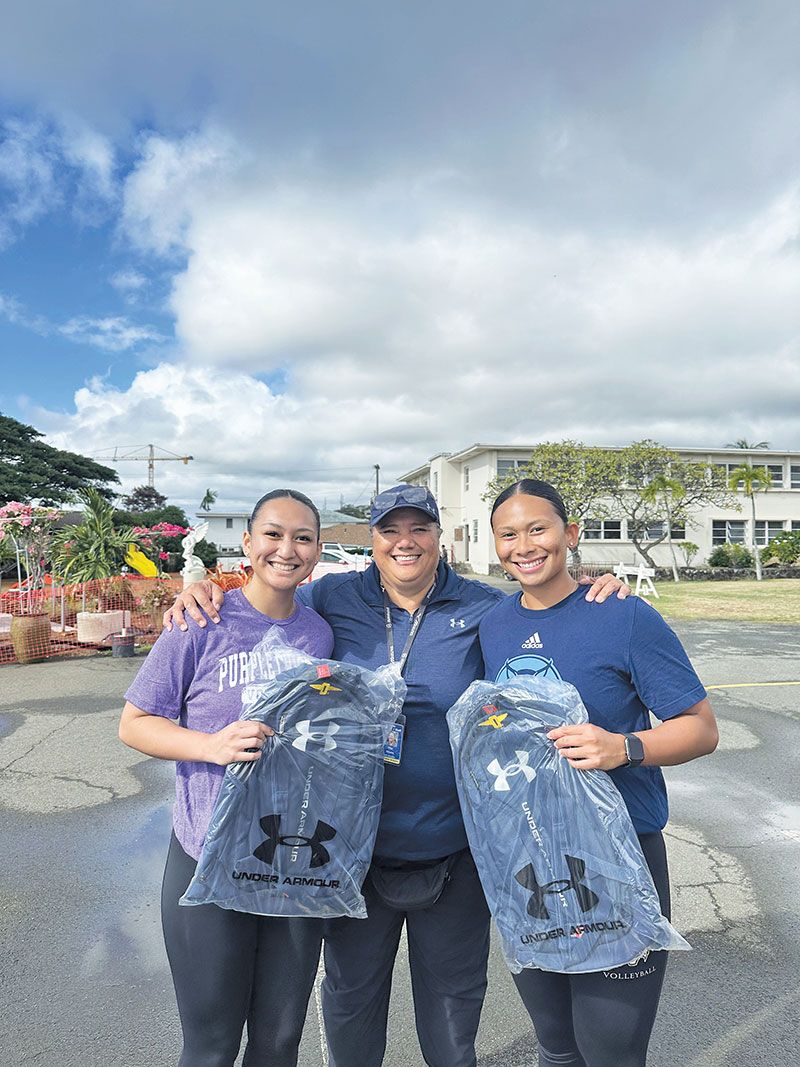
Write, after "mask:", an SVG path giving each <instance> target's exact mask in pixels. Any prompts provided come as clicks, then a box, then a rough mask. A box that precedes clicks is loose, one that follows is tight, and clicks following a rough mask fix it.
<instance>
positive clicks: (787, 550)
mask: <svg viewBox="0 0 800 1067" xmlns="http://www.w3.org/2000/svg"><path fill="white" fill-rule="evenodd" d="M764 557H765V559H767V560H773V559H775V560H777V561H778V562H779V563H796V562H797V561H798V560H799V559H800V530H791V531H790V530H786V531H784V533H782V534H778V536H777V537H773V539H772V540H771V541H770V543H769V544H768V545H767V547H766V548H765V549H764Z"/></svg>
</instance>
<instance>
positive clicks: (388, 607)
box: [383, 582, 436, 674]
mask: <svg viewBox="0 0 800 1067" xmlns="http://www.w3.org/2000/svg"><path fill="white" fill-rule="evenodd" d="M435 588H436V582H434V583H433V585H432V586H431V587H430V589H429V590H428V592H427V594H426V595H425V599H424V600H423V601H422V603H421V604H420V606H419V607H418V608H417V610H416V611H415V612H414V614H413V615H412V616H411V629H410V630H409V631H408V637H407V638H406V643H405V645H404V646H403V651H402V652H401V653H400V673H401V674H402V673H403V671H404V670H405V666H406V660H407V659H408V654H409V652H410V651H411V646H412V645H413V644H414V638H415V637H416V636H417V634H418V633H419V628H420V626H421V625H422V620H423V618H424V617H425V609H426V608H427V607H428V603H429V602H430V599H431V597H432V596H433V591H434V589H435ZM383 618H384V622H385V623H386V648H387V650H388V652H389V662H390V663H394V662H395V651H394V623H393V622H392V602H391V601H390V600H389V597H388V595H387V593H386V590H385V589H384V590H383Z"/></svg>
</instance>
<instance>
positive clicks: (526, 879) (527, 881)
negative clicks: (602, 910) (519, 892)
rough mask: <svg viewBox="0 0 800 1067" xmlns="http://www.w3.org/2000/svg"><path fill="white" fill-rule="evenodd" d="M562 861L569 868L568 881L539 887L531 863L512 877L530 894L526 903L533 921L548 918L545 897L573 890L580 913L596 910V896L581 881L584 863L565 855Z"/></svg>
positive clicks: (584, 869)
mask: <svg viewBox="0 0 800 1067" xmlns="http://www.w3.org/2000/svg"><path fill="white" fill-rule="evenodd" d="M564 859H565V860H566V861H567V867H568V868H569V878H568V879H567V878H563V879H559V880H557V881H555V882H547V883H546V884H545V885H539V883H538V882H537V880H536V872H535V871H534V869H533V864H531V863H529V864H528V866H527V867H523V868H522V870H521V871H518V872H517V873H516V874H515V875H514V877H515V878H516V880H517V881H518V882H519V884H520V885H521V886H524V887H525V888H526V889H529V890H530V892H531V899H530V900H529V901H528V914H529V915H532V916H533V918H534V919H549V918H550V912H549V911H548V910H547V906H546V904H545V897H546V896H547V894H548V893H567V892H569V891H570V890H574V892H575V896H576V898H577V900H578V906H579V907H580V909H581V911H582V912H587V911H591V910H592V908H596V907H597V905H598V904H599V903H600V898H599V897H598V895H597V894H596V893H594V892H593V891H592V890H591V889H590V888H589V887H588V885H584V883H583V882H582V881H581V879H582V878H583V876H584V874H585V872H586V864H585V863H584V861H583V860H579V859H576V858H575V856H567V855H565V856H564Z"/></svg>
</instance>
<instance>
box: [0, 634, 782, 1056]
mask: <svg viewBox="0 0 800 1067" xmlns="http://www.w3.org/2000/svg"><path fill="white" fill-rule="evenodd" d="M676 629H677V630H678V632H679V634H680V636H681V637H682V639H683V640H684V642H685V644H686V647H687V649H688V650H689V652H690V655H691V656H692V658H693V661H694V663H695V665H696V667H697V669H698V671H699V673H700V675H701V677H702V678H703V681H704V682H705V683H706V684H707V685H709V686H720V687H724V688H715V689H713V690H712V692H711V695H712V700H713V704H714V707H715V710H716V712H717V714H718V717H719V720H720V728H721V744H720V748H719V750H718V752H717V753H716V754H715V755H714V756H712V757H710V758H707V759H704V760H700V761H698V762H696V763H694V764H689V765H686V766H684V767H678V768H672V769H668V771H667V778H668V784H669V789H670V796H671V803H672V818H671V822H670V825H669V828H668V831H667V837H668V847H669V853H670V862H671V868H672V883H673V894H674V917H673V921H674V923H675V925H676V926H677V927H678V928H679V929H680V930H681V931H682V932H683V933H684V934H686V936H688V938H689V940H690V941H691V943H692V946H693V949H694V951H693V952H691V953H676V954H674V956H673V958H672V959H671V961H670V966H669V968H668V971H667V981H666V985H665V990H664V995H663V998H662V1004H661V1012H660V1015H659V1018H658V1021H657V1023H656V1029H655V1032H654V1036H653V1042H652V1045H651V1056H650V1060H649V1063H650V1064H651V1065H652V1067H762V1065H763V1067H776V1065H780V1067H783V1065H788V1064H794V1063H797V1062H798V1059H799V1058H800V1057H798V1051H797V1034H798V1031H799V1030H800V1008H799V1007H798V985H800V948H799V947H798V944H799V942H798V937H797V930H798V928H800V889H798V872H799V871H800V789H799V788H798V781H799V780H800V778H799V774H798V772H800V756H798V753H799V752H800V710H799V709H800V684H797V683H800V658H799V657H798V645H799V643H800V626H777V625H776V626H771V625H764V624H762V625H757V624H743V623H737V622H730V623H691V624H690V623H681V624H678V625H676ZM140 663H141V659H135V660H112V659H110V658H108V657H97V658H93V659H79V660H60V661H59V660H54V661H50V662H48V663H43V664H33V665H29V666H5V667H0V809H2V823H1V824H0V826H1V827H2V828H1V829H0V848H1V851H0V855H2V858H3V863H2V868H1V869H0V944H2V952H1V953H0V973H1V974H2V988H3V1001H2V1009H0V1013H1V1014H0V1049H2V1050H3V1051H2V1054H0V1062H2V1064H3V1067H17V1065H23V1064H24V1065H31V1067H33V1065H35V1067H87V1065H88V1067H93V1065H95V1064H97V1065H100V1064H102V1065H107V1064H108V1065H122V1064H125V1065H126V1067H167V1065H169V1064H172V1063H175V1062H176V1061H177V1056H178V1052H179V1048H180V1039H179V1028H178V1023H177V1016H176V1011H175V1007H174V998H173V992H172V986H171V982H170V977H169V972H168V969H167V965H166V959H165V956H164V950H163V946H162V942H161V931H160V925H159V910H158V897H159V885H160V876H161V870H162V867H163V861H164V856H165V853H166V846H167V840H168V835H169V823H170V805H171V797H172V792H173V772H172V768H171V766H170V765H169V764H165V763H161V762H159V761H156V760H150V759H147V758H146V757H143V756H140V755H139V754H137V753H135V752H131V751H130V750H128V749H126V748H125V747H124V746H123V745H121V744H120V743H119V741H118V740H117V736H116V727H117V720H118V716H119V710H120V708H121V704H122V694H123V692H124V690H125V688H126V686H127V684H128V683H129V681H130V679H131V678H132V677H133V675H134V673H135V672H136V670H137V669H138V667H139V665H140ZM791 683H795V684H791ZM728 687H730V688H728ZM396 975H397V977H396V982H395V988H394V992H393V1000H392V1008H391V1016H390V1027H389V1030H390V1037H389V1049H388V1052H387V1056H386V1060H385V1065H386V1067H421V1065H422V1062H423V1061H422V1059H421V1056H420V1054H419V1050H418V1047H417V1045H416V1039H415V1036H414V1027H413V1014H412V1007H411V995H410V987H409V983H408V979H407V964H406V956H405V949H404V947H403V948H401V956H400V960H399V963H398V967H397V969H396ZM479 1050H480V1057H479V1063H480V1065H481V1067H501V1065H502V1067H528V1065H531V1064H534V1063H535V1062H536V1056H535V1051H534V1042H533V1040H532V1035H531V1030H530V1026H529V1024H528V1021H527V1017H526V1016H525V1015H524V1013H523V1011H522V1009H521V1006H520V1004H519V1001H518V999H517V996H516V993H515V991H514V987H513V985H512V983H511V981H510V978H509V976H508V973H507V971H506V968H505V966H504V964H503V962H502V959H501V957H500V954H499V951H498V949H497V946H496V945H495V946H494V947H493V952H492V958H491V966H490V991H489V996H488V999H487V1002H486V1007H485V1010H484V1014H483V1021H482V1024H481V1030H480V1035H479ZM325 1063H326V1056H325V1052H324V1049H323V1047H322V1045H321V1042H320V1029H319V1018H318V1002H317V999H316V998H314V999H313V1000H312V1004H311V1006H310V1011H309V1019H308V1024H307V1027H306V1034H305V1037H304V1041H303V1048H302V1051H301V1058H300V1065H301V1067H324V1065H325Z"/></svg>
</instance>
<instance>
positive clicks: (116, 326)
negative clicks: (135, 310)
mask: <svg viewBox="0 0 800 1067" xmlns="http://www.w3.org/2000/svg"><path fill="white" fill-rule="evenodd" d="M56 329H57V331H58V333H60V334H61V335H62V336H64V337H66V338H67V339H68V340H70V341H75V342H76V343H78V344H88V345H92V346H93V347H95V348H102V349H103V351H105V352H127V351H128V350H129V349H131V348H136V347H137V346H139V345H142V344H144V343H148V342H149V343H154V344H160V343H163V342H164V341H166V337H164V335H163V334H160V333H159V332H158V331H157V330H155V329H153V327H152V326H137V325H135V324H134V323H131V322H129V321H128V320H127V319H126V318H124V317H123V316H119V315H111V316H108V317H107V318H91V317H90V316H88V315H79V316H77V317H75V318H72V319H70V320H69V321H68V322H65V323H63V324H62V325H61V326H58V327H57V328H56Z"/></svg>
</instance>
